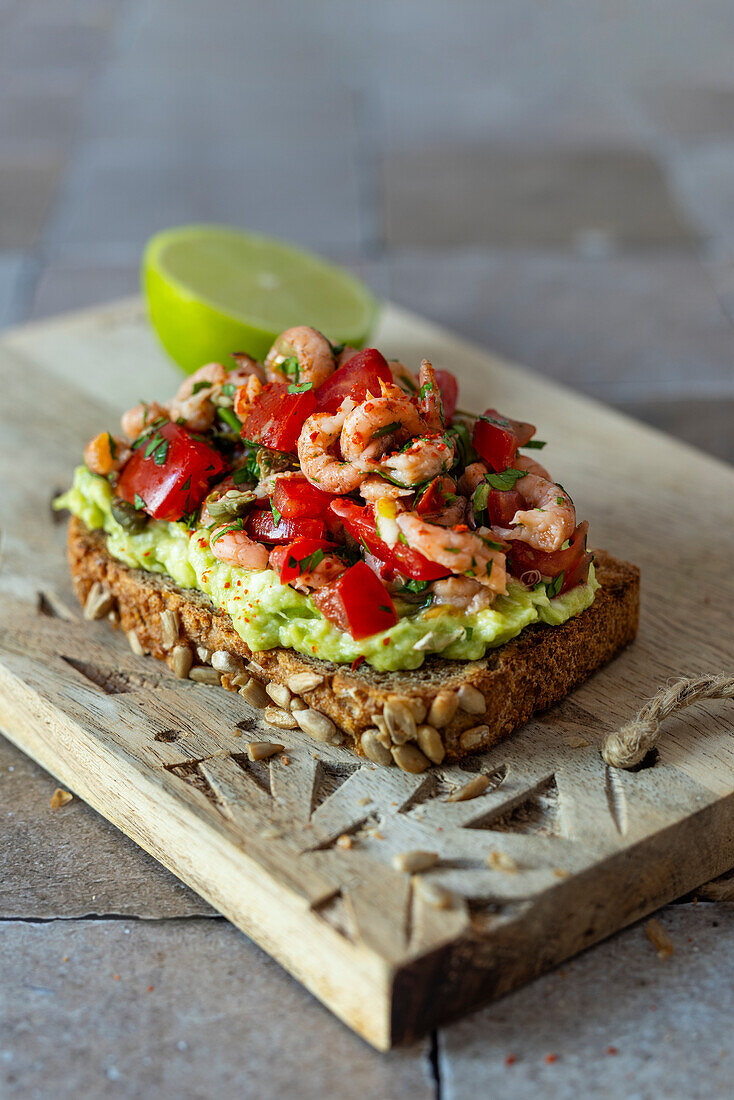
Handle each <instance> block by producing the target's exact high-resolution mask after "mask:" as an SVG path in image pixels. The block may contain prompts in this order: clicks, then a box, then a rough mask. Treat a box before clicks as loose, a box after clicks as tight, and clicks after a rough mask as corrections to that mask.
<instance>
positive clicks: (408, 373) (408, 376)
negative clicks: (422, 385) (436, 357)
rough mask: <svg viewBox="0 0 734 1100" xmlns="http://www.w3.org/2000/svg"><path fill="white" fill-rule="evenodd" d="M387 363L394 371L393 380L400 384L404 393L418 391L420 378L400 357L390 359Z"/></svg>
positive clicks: (397, 384)
mask: <svg viewBox="0 0 734 1100" xmlns="http://www.w3.org/2000/svg"><path fill="white" fill-rule="evenodd" d="M387 365H388V367H389V368H390V370H391V371H392V377H393V382H394V383H395V385H396V386H399V387H400V389H401V390H403V392H404V393H411V394H412V393H418V379H417V378H416V375H415V371H412V370H410V368H409V367H406V365H405V363H401V362H400V360H399V359H388V361H387Z"/></svg>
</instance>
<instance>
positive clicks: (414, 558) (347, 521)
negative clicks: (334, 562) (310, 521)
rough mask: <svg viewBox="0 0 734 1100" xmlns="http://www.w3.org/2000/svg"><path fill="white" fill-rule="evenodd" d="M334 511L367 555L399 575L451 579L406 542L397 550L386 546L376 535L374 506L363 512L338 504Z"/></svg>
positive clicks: (355, 506)
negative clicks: (370, 555)
mask: <svg viewBox="0 0 734 1100" xmlns="http://www.w3.org/2000/svg"><path fill="white" fill-rule="evenodd" d="M331 511H332V512H333V513H334V515H336V516H338V517H339V518H340V519H341V520H342V522H343V524H344V527H345V528H346V530H347V531H348V532H349V534H350V535H352V536H353V537H354V538H355V539H358V540H359V541H360V542H361V544H362V546H363V548H364V549H366V550H367V552H368V553H370V554H373V555H374V557H376V558H379V559H380V561H382V562H384V563H385V565H386V566H388V568H390V569H392V570H394V571H395V572H396V573H401V574H402V575H403V576H404V577H410V578H411V579H412V580H416V581H435V580H438V579H439V578H440V577H448V576H449V575H450V572H451V571H450V570H449V569H446V568H444V566H443V565H437V564H436V562H433V561H429V560H428V558H426V557H424V556H423V554H421V553H420V552H419V551H418V550H413V549H412V548H411V547H410V546H408V545H406V543H404V542H396V543H395V545H394V546H388V545H387V543H386V542H383V540H382V539H381V538H380V536H379V535H378V534H377V527H376V525H375V513H374V510H373V509H372V507H371V506H369V505H368V506H367V507H366V508H360V506H359V505H358V504H355V503H354V502H353V501H351V500H335V501H334V502H333V504H332V505H331Z"/></svg>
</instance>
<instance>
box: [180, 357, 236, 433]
mask: <svg viewBox="0 0 734 1100" xmlns="http://www.w3.org/2000/svg"><path fill="white" fill-rule="evenodd" d="M226 381H227V368H226V367H225V366H223V365H222V364H221V363H207V364H206V365H205V366H203V367H199V369H198V370H197V371H194V373H193V374H192V375H191V377H190V378H187V379H186V381H185V382H182V383H181V385H180V386H179V388H178V391H177V393H176V396H175V397H174V398H173V400H172V401H169V402H168V403H167V406H166V407H167V409H168V413H169V416H170V417H171V420H180V421H183V426H184V427H185V428H188V429H189V431H192V432H206V431H208V430H209V428H211V426H212V424H213V423H214V417H215V416H216V414H217V410H216V407H215V405H214V401H213V400H212V398H214V397H217V396H218V395H219V394H220V393H221V388H222V386H223V385H224V383H225V382H226Z"/></svg>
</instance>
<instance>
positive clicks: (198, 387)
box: [191, 382, 212, 397]
mask: <svg viewBox="0 0 734 1100" xmlns="http://www.w3.org/2000/svg"><path fill="white" fill-rule="evenodd" d="M211 388H212V384H211V382H194V384H193V386H192V387H191V396H192V397H193V395H194V394H195V393H201V391H202V390H210V389H211Z"/></svg>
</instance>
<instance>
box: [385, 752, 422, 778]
mask: <svg viewBox="0 0 734 1100" xmlns="http://www.w3.org/2000/svg"><path fill="white" fill-rule="evenodd" d="M390 752H391V753H392V758H393V760H394V761H395V763H396V764H397V766H398V767H399V768H401V769H402V770H403V771H404V772H411V773H412V774H413V775H417V774H418V772H424V771H425V770H426V768H428V767H430V760H429V759H428V757H427V756H424V755H423V753H422V752H421V751H420V749H417V748H416V747H415V745H394V746H393V748H392V749H391V750H390Z"/></svg>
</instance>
